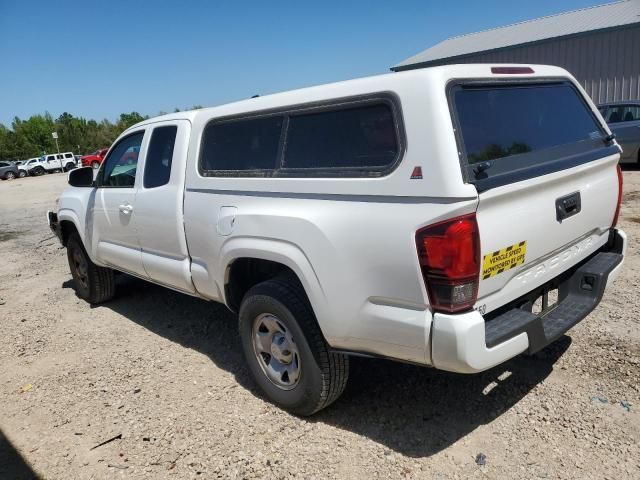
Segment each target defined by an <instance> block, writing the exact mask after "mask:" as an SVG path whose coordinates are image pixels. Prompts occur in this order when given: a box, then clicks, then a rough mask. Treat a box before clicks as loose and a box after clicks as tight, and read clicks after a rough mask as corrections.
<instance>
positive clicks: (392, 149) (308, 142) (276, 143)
mask: <svg viewBox="0 0 640 480" xmlns="http://www.w3.org/2000/svg"><path fill="white" fill-rule="evenodd" d="M381 97H382V98H381ZM386 97H392V96H391V95H389V94H377V95H376V96H375V97H373V96H367V97H359V98H357V99H348V100H345V99H336V100H333V101H332V102H331V103H329V102H327V103H326V104H313V105H309V106H305V105H297V106H294V107H289V108H287V109H283V110H281V111H275V112H272V113H270V114H269V115H268V116H267V115H265V116H261V117H249V118H239V119H229V120H213V121H211V122H210V123H209V124H208V125H207V126H206V127H205V129H204V132H203V137H202V144H201V154H200V171H201V173H203V174H204V175H207V176H221V175H236V176H250V175H256V176H281V177H363V176H376V175H382V174H385V173H387V172H389V171H390V170H391V169H392V168H393V167H394V166H395V165H397V163H398V161H399V158H400V156H401V150H402V145H403V144H402V140H401V139H402V138H403V137H402V136H401V132H402V130H401V126H402V125H401V121H400V114H399V113H396V111H395V107H394V106H395V102H394V101H393V100H392V99H390V98H386Z"/></svg>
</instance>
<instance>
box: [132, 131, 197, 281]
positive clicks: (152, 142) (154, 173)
mask: <svg viewBox="0 0 640 480" xmlns="http://www.w3.org/2000/svg"><path fill="white" fill-rule="evenodd" d="M190 130H191V124H190V122H189V121H187V120H172V121H168V122H162V123H158V124H155V125H154V126H153V128H151V129H149V133H148V135H149V144H148V146H147V149H146V153H145V156H144V162H143V165H142V166H141V173H142V170H144V173H143V175H142V182H141V184H140V186H139V188H138V192H137V194H136V199H135V208H136V214H137V227H136V228H137V230H138V240H139V242H140V247H141V250H142V263H143V265H144V268H145V270H146V272H147V274H148V275H149V277H150V278H151V279H152V280H154V281H156V282H159V283H162V284H164V285H167V286H170V287H173V288H175V289H178V290H181V291H183V292H187V293H195V288H194V286H193V283H192V282H191V259H190V257H189V252H188V250H187V243H186V238H185V233H184V219H183V199H184V175H185V163H186V157H187V149H188V142H189V134H190Z"/></svg>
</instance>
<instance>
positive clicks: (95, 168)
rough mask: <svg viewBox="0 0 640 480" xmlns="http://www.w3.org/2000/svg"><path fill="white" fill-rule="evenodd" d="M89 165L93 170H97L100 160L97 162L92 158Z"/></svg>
mask: <svg viewBox="0 0 640 480" xmlns="http://www.w3.org/2000/svg"><path fill="white" fill-rule="evenodd" d="M91 166H92V167H93V169H94V170H97V169H99V168H100V162H97V161H95V160H94V161H93V162H91Z"/></svg>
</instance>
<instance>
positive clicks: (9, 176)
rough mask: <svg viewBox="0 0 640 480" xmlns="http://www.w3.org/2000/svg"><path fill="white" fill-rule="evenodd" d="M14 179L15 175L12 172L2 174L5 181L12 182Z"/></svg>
mask: <svg viewBox="0 0 640 480" xmlns="http://www.w3.org/2000/svg"><path fill="white" fill-rule="evenodd" d="M14 178H16V174H15V173H13V172H7V173H5V174H4V179H5V180H13V179H14Z"/></svg>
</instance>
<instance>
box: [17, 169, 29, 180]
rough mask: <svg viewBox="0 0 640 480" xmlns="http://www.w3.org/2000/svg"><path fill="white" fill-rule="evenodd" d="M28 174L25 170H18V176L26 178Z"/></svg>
mask: <svg viewBox="0 0 640 480" xmlns="http://www.w3.org/2000/svg"><path fill="white" fill-rule="evenodd" d="M26 176H27V172H26V171H25V170H18V177H20V178H24V177H26Z"/></svg>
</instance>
